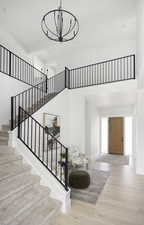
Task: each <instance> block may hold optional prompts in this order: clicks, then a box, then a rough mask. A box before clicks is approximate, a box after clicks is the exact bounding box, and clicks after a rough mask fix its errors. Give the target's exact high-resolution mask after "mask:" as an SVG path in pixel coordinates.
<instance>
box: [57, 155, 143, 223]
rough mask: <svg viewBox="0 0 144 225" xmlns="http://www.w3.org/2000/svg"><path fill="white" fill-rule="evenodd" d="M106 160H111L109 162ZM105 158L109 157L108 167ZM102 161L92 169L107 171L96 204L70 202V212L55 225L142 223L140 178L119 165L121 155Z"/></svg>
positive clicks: (62, 216)
mask: <svg viewBox="0 0 144 225" xmlns="http://www.w3.org/2000/svg"><path fill="white" fill-rule="evenodd" d="M110 157H111V158H115V160H110ZM106 158H107V159H108V158H109V163H110V164H108V163H107V162H108V161H107V160H106ZM106 158H105V160H104V159H99V160H98V162H96V166H95V167H96V168H97V169H98V168H99V169H101V170H108V169H110V170H111V175H110V177H109V179H108V181H107V183H106V185H105V187H104V189H103V191H102V194H101V195H100V197H99V199H98V201H97V203H96V205H91V204H87V203H83V202H80V201H76V200H73V201H72V209H71V211H70V212H69V213H68V214H67V215H60V216H59V217H58V220H57V225H66V224H69V225H122V224H123V225H143V224H144V196H143V190H144V176H141V175H136V174H135V172H134V170H133V169H132V168H131V167H129V166H127V165H122V166H121V165H120V164H121V162H122V161H123V159H122V156H120V157H119V156H116V157H115V156H114V157H113V156H109V155H108V156H107V157H106ZM116 158H117V159H116ZM103 160H104V162H103ZM105 161H107V162H105ZM116 162H117V166H116Z"/></svg>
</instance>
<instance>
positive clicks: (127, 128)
mask: <svg viewBox="0 0 144 225" xmlns="http://www.w3.org/2000/svg"><path fill="white" fill-rule="evenodd" d="M114 118H117V119H115V121H117V122H115V121H114V120H113V119H114ZM118 118H119V119H120V118H121V122H120V121H119V122H118ZM110 120H111V122H110ZM122 121H123V122H122ZM110 123H111V125H110ZM120 123H123V125H122V126H121V125H120ZM110 126H120V129H123V136H122V133H121V134H119V133H118V128H116V129H117V130H116V132H114V130H113V132H111V128H110ZM114 129H115V128H114ZM132 129H133V127H132V117H111V118H108V117H102V118H101V153H102V154H108V153H112V154H117V152H115V151H117V149H115V146H116V141H118V140H119V141H120V140H121V142H122V144H121V146H120V144H119V143H118V146H119V148H121V153H122V154H123V155H129V156H131V155H132ZM110 132H111V134H110ZM110 135H111V137H110ZM118 135H121V137H119V139H118V138H116V137H117V136H118ZM110 141H111V144H110V143H109V142H110ZM110 148H111V152H110ZM118 153H119V152H118Z"/></svg>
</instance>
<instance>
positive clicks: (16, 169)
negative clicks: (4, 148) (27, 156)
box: [0, 161, 31, 181]
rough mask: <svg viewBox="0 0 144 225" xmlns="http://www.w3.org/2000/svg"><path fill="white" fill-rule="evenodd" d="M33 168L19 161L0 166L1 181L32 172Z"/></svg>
mask: <svg viewBox="0 0 144 225" xmlns="http://www.w3.org/2000/svg"><path fill="white" fill-rule="evenodd" d="M30 169H31V167H30V166H29V165H24V164H22V162H21V164H20V163H19V164H18V163H17V161H12V162H8V163H6V164H3V165H0V181H2V180H4V179H8V178H9V177H11V176H16V175H18V174H20V173H23V172H25V171H30Z"/></svg>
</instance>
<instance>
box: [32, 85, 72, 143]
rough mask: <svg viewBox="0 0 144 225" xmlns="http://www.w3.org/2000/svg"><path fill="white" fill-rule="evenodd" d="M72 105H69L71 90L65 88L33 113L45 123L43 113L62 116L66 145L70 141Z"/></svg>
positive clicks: (38, 119) (62, 140) (62, 133)
mask: <svg viewBox="0 0 144 225" xmlns="http://www.w3.org/2000/svg"><path fill="white" fill-rule="evenodd" d="M69 109H70V106H69V91H68V90H67V89H65V90H64V91H63V92H61V93H60V94H58V95H57V96H56V97H55V98H53V99H52V100H51V101H50V102H48V103H47V104H46V105H45V106H43V107H42V108H41V109H40V110H38V111H37V112H36V113H34V114H33V117H34V118H35V119H36V120H37V121H39V123H41V124H43V113H50V114H56V115H59V116H60V121H61V130H60V131H61V142H62V143H63V144H64V145H65V146H69V143H70V111H69Z"/></svg>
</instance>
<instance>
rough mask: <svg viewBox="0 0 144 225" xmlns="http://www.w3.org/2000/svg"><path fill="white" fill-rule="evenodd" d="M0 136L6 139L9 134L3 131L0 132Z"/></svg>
mask: <svg viewBox="0 0 144 225" xmlns="http://www.w3.org/2000/svg"><path fill="white" fill-rule="evenodd" d="M0 136H4V137H5V136H6V137H8V136H9V133H8V131H4V130H2V131H1V130H0Z"/></svg>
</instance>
